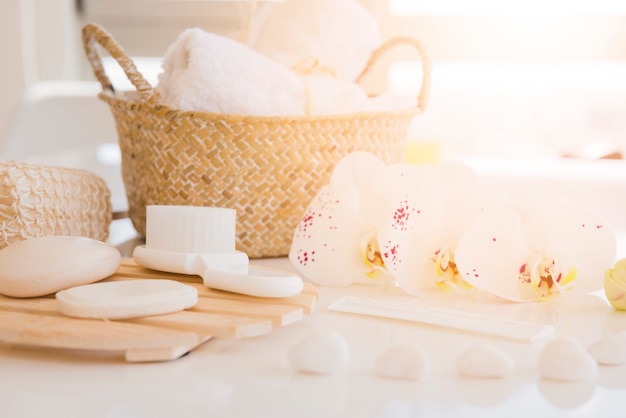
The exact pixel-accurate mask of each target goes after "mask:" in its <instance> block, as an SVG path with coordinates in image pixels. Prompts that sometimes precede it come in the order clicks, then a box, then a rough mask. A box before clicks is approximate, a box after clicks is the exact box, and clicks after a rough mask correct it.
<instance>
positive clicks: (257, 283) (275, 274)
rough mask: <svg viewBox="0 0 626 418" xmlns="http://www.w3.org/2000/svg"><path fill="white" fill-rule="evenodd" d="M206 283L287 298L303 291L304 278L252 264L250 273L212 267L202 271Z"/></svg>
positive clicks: (241, 291) (223, 288) (245, 292)
mask: <svg viewBox="0 0 626 418" xmlns="http://www.w3.org/2000/svg"><path fill="white" fill-rule="evenodd" d="M202 280H203V281H204V285H205V286H207V287H211V288H213V289H220V290H225V291H227V292H234V293H241V294H244V295H249V296H257V297H262V298H287V297H291V296H295V295H298V294H300V293H301V292H302V289H303V287H304V283H303V282H302V279H301V278H300V277H299V276H297V275H295V274H291V273H287V272H283V271H279V270H274V269H269V268H265V267H259V266H250V267H249V268H248V274H238V273H233V272H230V271H227V270H215V269H212V268H211V267H209V268H207V269H206V270H205V271H204V273H202Z"/></svg>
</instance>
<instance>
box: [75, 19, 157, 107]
mask: <svg viewBox="0 0 626 418" xmlns="http://www.w3.org/2000/svg"><path fill="white" fill-rule="evenodd" d="M82 35H83V47H84V48H85V54H86V55H87V59H88V60H89V63H90V64H91V68H92V69H93V72H94V75H95V76H96V78H97V79H98V81H99V82H100V84H101V85H102V89H103V90H109V91H111V92H115V89H114V88H113V84H111V80H109V77H107V75H106V74H105V72H104V67H103V65H102V58H101V57H100V54H99V53H98V49H97V46H98V45H100V46H102V47H103V48H104V50H105V51H106V52H108V53H109V55H111V57H113V58H114V59H115V61H117V63H118V64H119V65H120V67H122V70H124V73H125V74H126V77H128V79H129V80H130V82H131V83H133V86H135V88H136V89H137V92H138V93H139V96H140V97H141V99H142V100H143V101H144V102H147V103H150V104H157V103H158V102H159V94H158V93H157V92H156V91H155V90H154V89H153V88H152V86H151V85H150V83H148V82H147V81H146V79H145V78H144V77H143V75H141V73H140V72H139V71H137V67H135V63H134V62H133V60H132V59H131V58H130V57H129V56H128V55H127V54H126V52H125V51H124V49H123V48H122V47H121V46H120V45H119V44H118V43H117V41H116V40H115V39H113V37H112V36H111V34H110V33H109V32H107V31H106V30H105V29H103V28H102V27H101V26H99V25H97V24H94V23H89V24H87V25H85V26H84V27H83V31H82Z"/></svg>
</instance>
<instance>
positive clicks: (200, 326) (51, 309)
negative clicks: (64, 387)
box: [0, 295, 272, 338]
mask: <svg viewBox="0 0 626 418" xmlns="http://www.w3.org/2000/svg"><path fill="white" fill-rule="evenodd" d="M7 309H9V310H13V311H18V312H28V313H33V314H44V315H52V316H59V317H61V318H64V316H63V315H62V314H61V313H60V312H59V311H58V310H57V301H56V300H55V299H15V298H10V297H6V296H2V295H0V311H2V310H7ZM111 322H113V321H111ZM115 322H129V323H135V324H142V325H149V326H155V327H162V328H169V329H174V330H178V331H190V332H194V333H196V334H199V335H205V336H213V337H221V338H247V337H256V336H259V335H265V334H269V333H270V332H272V321H271V320H270V319H266V318H247V317H243V316H241V315H238V314H237V315H221V314H214V313H205V312H190V311H181V312H173V313H169V314H164V315H154V316H146V317H142V318H136V319H126V320H116V321H115Z"/></svg>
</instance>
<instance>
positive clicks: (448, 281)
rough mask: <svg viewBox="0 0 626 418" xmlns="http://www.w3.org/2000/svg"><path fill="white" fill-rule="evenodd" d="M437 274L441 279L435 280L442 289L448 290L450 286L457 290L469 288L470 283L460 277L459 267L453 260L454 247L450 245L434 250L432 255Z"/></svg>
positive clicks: (470, 286)
mask: <svg viewBox="0 0 626 418" xmlns="http://www.w3.org/2000/svg"><path fill="white" fill-rule="evenodd" d="M433 262H434V263H435V269H436V270H437V276H439V277H441V280H439V281H437V282H435V284H436V285H437V287H439V288H440V289H442V290H450V286H452V287H453V288H455V289H459V290H469V289H471V288H472V285H470V284H469V283H467V282H466V281H465V280H463V279H462V278H461V275H460V274H459V269H458V268H457V266H456V262H455V261H454V248H453V247H452V246H446V247H443V248H441V249H439V250H437V251H436V252H435V256H434V257H433Z"/></svg>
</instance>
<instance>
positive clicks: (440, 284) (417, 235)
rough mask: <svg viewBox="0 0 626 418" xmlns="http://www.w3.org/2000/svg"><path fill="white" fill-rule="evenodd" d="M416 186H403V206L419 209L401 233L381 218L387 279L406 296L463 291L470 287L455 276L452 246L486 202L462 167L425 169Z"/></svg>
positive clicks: (468, 171) (475, 181)
mask: <svg viewBox="0 0 626 418" xmlns="http://www.w3.org/2000/svg"><path fill="white" fill-rule="evenodd" d="M423 180H424V182H423V183H422V184H420V185H412V186H411V185H407V187H406V188H405V190H406V192H405V197H404V199H405V205H406V206H407V207H411V208H420V211H421V212H420V213H421V215H422V216H420V217H413V218H412V219H410V220H409V221H408V222H407V225H406V226H405V227H404V228H397V227H396V226H395V219H394V218H389V217H388V218H387V219H386V220H384V222H383V224H382V225H381V226H380V228H379V239H380V240H381V241H383V242H394V243H396V245H397V246H398V251H397V253H396V254H394V256H395V258H396V259H397V260H400V261H396V260H394V259H390V258H385V257H384V258H383V261H384V262H385V265H386V266H387V269H388V271H389V273H390V274H391V275H392V276H393V277H394V278H395V279H396V281H397V283H398V284H399V285H400V286H401V287H402V288H403V289H404V290H405V291H407V292H408V293H411V294H417V293H419V292H421V291H423V290H429V289H435V288H439V289H444V290H448V289H456V290H469V289H470V288H471V287H472V286H471V285H470V284H469V283H468V282H466V281H465V280H464V279H463V278H462V277H461V276H460V275H459V273H458V270H457V267H456V262H455V256H454V253H455V246H456V241H457V239H458V238H459V236H460V235H461V233H462V232H463V231H464V230H465V229H467V227H469V225H470V223H471V222H472V221H473V219H474V218H475V217H476V216H477V215H478V213H480V211H481V210H482V209H483V207H484V205H485V204H486V202H487V201H489V200H490V199H491V197H490V196H489V195H487V194H486V193H485V191H484V190H483V188H482V187H481V183H480V181H479V178H478V176H477V175H476V173H475V172H474V171H473V170H472V169H470V168H469V167H468V166H466V165H463V164H442V165H440V166H437V167H432V168H431V169H430V173H429V177H428V178H424V179H423Z"/></svg>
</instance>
